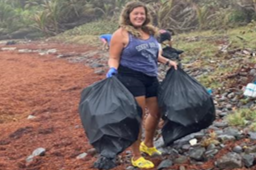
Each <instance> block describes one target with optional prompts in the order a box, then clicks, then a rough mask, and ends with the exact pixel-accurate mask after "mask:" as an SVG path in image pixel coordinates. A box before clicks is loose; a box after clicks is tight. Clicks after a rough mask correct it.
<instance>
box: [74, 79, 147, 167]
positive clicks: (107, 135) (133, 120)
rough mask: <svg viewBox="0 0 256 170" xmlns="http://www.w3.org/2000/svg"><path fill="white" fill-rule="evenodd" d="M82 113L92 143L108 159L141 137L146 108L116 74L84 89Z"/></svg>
mask: <svg viewBox="0 0 256 170" xmlns="http://www.w3.org/2000/svg"><path fill="white" fill-rule="evenodd" d="M79 114H80V118H81V121H82V124H83V127H84V129H85V133H86V135H87V137H88V139H89V142H90V144H91V145H92V146H93V147H94V148H95V149H96V150H97V152H98V153H100V155H101V157H105V158H104V159H105V160H112V159H114V158H115V157H116V155H118V154H119V153H121V152H122V151H124V150H125V149H126V148H128V147H129V146H130V145H131V144H133V143H134V142H135V141H136V140H137V138H138V134H139V130H140V123H141V116H142V110H141V108H140V107H139V106H138V105H137V103H136V101H135V98H134V97H133V95H132V94H131V93H130V92H129V91H128V90H127V89H126V87H124V86H123V84H122V83H121V82H120V81H119V80H118V79H117V78H116V77H115V76H113V77H111V78H107V79H105V80H102V81H99V82H97V83H95V84H92V85H91V86H89V87H87V88H85V89H84V90H83V92H82V94H81V100H80V104H79ZM106 162H108V161H106ZM110 164H112V163H111V162H110ZM105 166H106V167H105V169H107V167H108V166H109V165H107V164H106V165H105ZM111 167H112V165H111ZM101 168H102V169H104V165H102V164H101Z"/></svg>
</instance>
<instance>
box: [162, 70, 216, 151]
mask: <svg viewBox="0 0 256 170" xmlns="http://www.w3.org/2000/svg"><path fill="white" fill-rule="evenodd" d="M158 103H159V107H160V109H161V112H162V117H163V119H164V121H165V123H164V126H163V128H162V136H163V139H164V142H165V145H166V146H168V145H170V144H172V143H173V142H174V141H175V140H178V139H180V138H182V137H184V136H186V135H188V134H191V133H194V132H198V131H200V130H202V129H205V128H207V127H208V126H210V125H211V124H212V122H213V121H214V120H215V106H214V103H213V99H212V97H211V96H210V95H209V93H208V92H207V91H206V89H205V88H204V87H203V86H202V85H201V84H200V83H199V82H197V81H196V80H195V79H194V78H192V77H190V76H189V75H188V74H187V73H186V72H185V71H184V70H182V69H181V68H178V70H174V69H173V68H171V69H170V70H168V72H167V74H166V77H165V79H164V80H163V81H162V83H161V85H160V88H159V93H158Z"/></svg>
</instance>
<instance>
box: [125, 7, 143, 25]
mask: <svg viewBox="0 0 256 170" xmlns="http://www.w3.org/2000/svg"><path fill="white" fill-rule="evenodd" d="M129 17H130V22H131V23H132V25H133V26H134V27H141V26H142V25H143V23H144V22H145V20H146V11H145V9H144V7H137V8H134V9H133V10H132V12H131V13H130V15H129Z"/></svg>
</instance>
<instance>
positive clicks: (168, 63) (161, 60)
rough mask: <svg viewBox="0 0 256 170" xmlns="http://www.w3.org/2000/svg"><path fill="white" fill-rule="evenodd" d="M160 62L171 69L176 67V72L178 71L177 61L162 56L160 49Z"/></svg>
mask: <svg viewBox="0 0 256 170" xmlns="http://www.w3.org/2000/svg"><path fill="white" fill-rule="evenodd" d="M158 61H159V62H160V63H162V64H165V65H167V66H169V67H172V66H173V67H174V69H175V70H177V63H176V62H175V61H172V60H169V59H168V58H165V57H163V56H162V49H161V48H160V49H159V53H158Z"/></svg>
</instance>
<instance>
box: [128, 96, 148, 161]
mask: <svg viewBox="0 0 256 170" xmlns="http://www.w3.org/2000/svg"><path fill="white" fill-rule="evenodd" d="M135 99H136V101H137V103H138V104H139V106H140V107H141V109H142V119H143V116H144V112H145V104H146V99H145V96H139V97H135ZM140 142H141V128H140V133H139V136H138V140H137V141H136V142H134V143H133V144H132V146H131V150H132V154H133V159H134V160H136V159H138V158H140V157H141V153H140V149H139V148H140Z"/></svg>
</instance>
